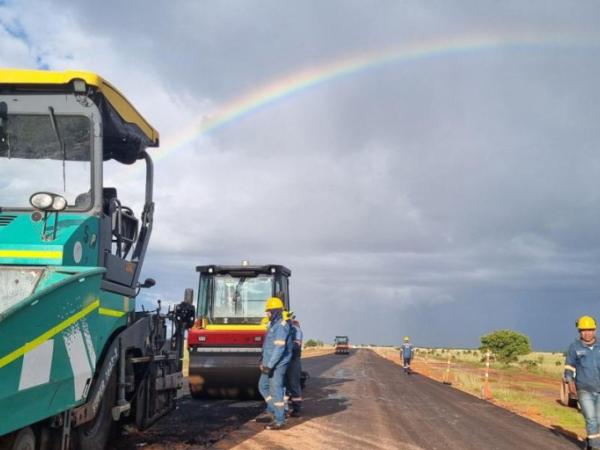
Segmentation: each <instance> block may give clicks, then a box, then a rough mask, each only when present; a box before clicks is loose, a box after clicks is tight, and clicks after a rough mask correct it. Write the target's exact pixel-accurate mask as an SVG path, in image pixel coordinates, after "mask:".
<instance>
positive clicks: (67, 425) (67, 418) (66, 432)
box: [60, 409, 71, 450]
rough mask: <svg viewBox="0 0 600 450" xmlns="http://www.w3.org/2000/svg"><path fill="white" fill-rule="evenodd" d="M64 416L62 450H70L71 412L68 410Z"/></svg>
mask: <svg viewBox="0 0 600 450" xmlns="http://www.w3.org/2000/svg"><path fill="white" fill-rule="evenodd" d="M62 415H63V417H62V438H61V443H60V449H61V450H69V447H70V443H71V410H70V409H67V410H66V411H65V412H63V414H62Z"/></svg>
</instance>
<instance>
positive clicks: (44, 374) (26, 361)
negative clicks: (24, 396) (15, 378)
mask: <svg viewBox="0 0 600 450" xmlns="http://www.w3.org/2000/svg"><path fill="white" fill-rule="evenodd" d="M53 351H54V339H49V340H47V341H46V342H44V343H43V344H42V345H39V346H38V347H35V348H34V349H32V350H30V351H28V352H27V353H25V354H24V355H23V365H22V366H21V379H20V380H19V390H20V391H22V390H24V389H29V388H32V387H35V386H39V385H40V384H44V383H48V382H49V381H50V369H51V368H52V353H53Z"/></svg>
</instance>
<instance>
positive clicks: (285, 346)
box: [258, 297, 292, 430]
mask: <svg viewBox="0 0 600 450" xmlns="http://www.w3.org/2000/svg"><path fill="white" fill-rule="evenodd" d="M265 312H266V315H267V317H268V318H269V325H268V329H267V333H266V334H265V338H264V342H263V348H262V361H261V363H260V366H259V367H260V371H261V375H260V379H259V380H258V390H259V391H260V393H261V395H262V396H263V398H264V399H265V402H266V403H267V412H269V413H270V414H271V415H272V416H273V420H272V421H271V422H270V423H268V424H267V425H265V428H266V429H267V430H280V429H281V428H283V427H284V425H285V401H284V398H283V396H284V381H285V374H286V372H287V368H288V365H289V362H290V358H291V357H292V354H291V351H290V347H291V346H290V345H289V339H290V326H289V324H288V323H287V322H286V321H285V320H284V318H283V302H282V301H281V299H280V298H278V297H271V298H269V299H268V300H267V303H266V305H265Z"/></svg>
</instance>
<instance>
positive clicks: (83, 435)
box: [74, 370, 117, 450]
mask: <svg viewBox="0 0 600 450" xmlns="http://www.w3.org/2000/svg"><path fill="white" fill-rule="evenodd" d="M116 397H117V372H116V370H115V371H113V374H112V375H111V377H110V379H109V380H108V386H107V387H106V391H105V392H104V395H103V396H102V400H101V402H100V406H99V407H98V412H97V413H96V417H94V419H93V420H91V421H89V422H87V423H84V424H83V425H81V426H79V427H77V428H76V429H75V430H74V432H75V433H74V434H75V439H76V445H75V447H74V448H77V449H79V450H104V448H105V447H106V444H107V442H108V439H109V438H110V436H111V434H112V433H113V432H114V430H115V427H116V422H114V421H113V419H112V411H111V410H112V407H113V406H114V405H115V401H116Z"/></svg>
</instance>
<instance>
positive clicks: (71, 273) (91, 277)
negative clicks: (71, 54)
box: [0, 69, 194, 450]
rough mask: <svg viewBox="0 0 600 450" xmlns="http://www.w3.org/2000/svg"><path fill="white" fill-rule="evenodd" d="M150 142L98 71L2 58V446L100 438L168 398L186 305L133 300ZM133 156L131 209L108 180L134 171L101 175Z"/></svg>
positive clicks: (149, 218) (163, 406)
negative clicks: (150, 307) (38, 66)
mask: <svg viewBox="0 0 600 450" xmlns="http://www.w3.org/2000/svg"><path fill="white" fill-rule="evenodd" d="M158 143H159V136H158V133H157V131H156V130H154V128H152V126H150V125H149V124H148V122H146V120H145V119H144V118H143V117H142V116H141V115H140V114H139V113H138V112H137V111H136V110H135V108H134V107H133V106H132V105H131V104H130V103H129V102H128V101H127V99H125V97H124V96H123V95H122V94H121V93H120V92H119V91H117V90H116V89H115V88H114V87H113V86H112V85H110V84H109V83H108V82H107V81H106V80H104V79H103V78H101V77H99V76H98V75H96V74H93V73H88V72H74V71H67V72H52V71H35V70H15V69H0V449H2V450H5V449H10V450H33V449H36V450H44V449H50V448H51V449H56V448H60V449H61V450H65V449H67V448H69V446H70V447H71V448H75V449H78V450H101V449H102V448H104V447H105V445H106V442H107V440H108V438H109V435H110V433H111V431H112V430H113V429H114V428H115V425H116V424H117V423H123V422H130V423H134V424H136V425H138V426H139V427H142V428H143V427H145V426H148V425H150V424H151V423H153V422H154V421H155V420H156V419H157V418H159V417H161V416H162V415H163V414H165V413H167V412H168V411H170V410H172V409H174V407H175V398H176V391H177V389H178V388H179V387H180V386H181V385H182V380H183V378H182V371H181V356H182V348H183V335H184V329H185V327H186V326H187V325H189V324H190V319H191V320H192V321H193V317H194V312H193V305H191V304H190V303H184V302H182V303H181V304H180V305H177V307H176V308H175V309H174V310H171V311H168V312H167V313H166V314H165V311H162V312H161V311H160V308H158V310H157V311H154V312H152V313H142V312H136V301H135V297H136V295H137V294H138V292H139V291H140V289H141V288H144V287H151V286H152V285H153V284H154V281H153V280H152V279H148V280H146V281H145V282H143V283H140V282H138V278H139V276H140V271H141V269H142V263H143V261H144V257H145V254H146V249H147V246H148V242H149V239H150V235H151V232H152V224H153V213H154V202H153V197H152V186H153V168H152V167H153V166H152V160H151V158H150V156H149V154H148V153H147V152H146V149H147V148H148V147H156V146H158ZM138 162H142V163H145V167H146V176H145V186H142V189H145V199H144V201H143V206H142V208H141V217H140V218H138V217H136V214H135V213H134V209H133V208H130V207H128V206H126V201H127V197H128V192H127V191H126V190H124V191H121V192H119V193H117V189H116V188H115V187H113V184H112V182H117V183H116V184H119V183H118V182H119V181H121V182H125V181H126V182H130V180H123V179H121V180H119V179H118V177H115V176H114V175H113V176H112V181H111V183H110V184H111V185H110V186H106V185H105V180H109V179H110V178H111V175H110V174H107V173H105V170H107V166H111V164H112V165H113V166H117V167H122V166H119V164H134V163H138ZM106 182H107V184H108V181H106ZM168 320H173V321H174V326H173V327H172V334H170V335H169V334H168V333H167V326H166V323H167V321H168ZM169 337H170V339H169Z"/></svg>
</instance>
